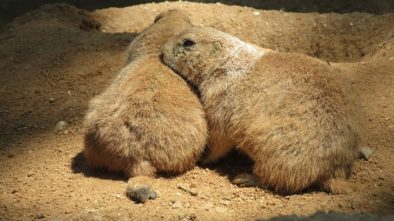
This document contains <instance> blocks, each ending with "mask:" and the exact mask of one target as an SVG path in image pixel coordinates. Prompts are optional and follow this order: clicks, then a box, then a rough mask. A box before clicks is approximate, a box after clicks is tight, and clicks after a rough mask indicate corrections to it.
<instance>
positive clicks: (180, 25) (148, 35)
mask: <svg viewBox="0 0 394 221" xmlns="http://www.w3.org/2000/svg"><path fill="white" fill-rule="evenodd" d="M190 27H191V23H190V19H189V17H188V16H187V14H186V13H185V12H183V11H182V10H178V9H172V10H168V11H165V12H162V13H161V14H159V15H158V16H156V18H155V20H154V23H153V24H152V25H151V26H150V27H148V28H146V29H145V30H144V31H142V32H141V33H140V34H139V35H138V36H137V37H136V38H135V39H134V40H133V41H132V42H131V44H130V46H129V48H128V55H129V57H128V61H129V62H130V61H132V60H134V59H135V58H136V57H139V56H141V55H150V54H153V55H159V54H160V48H161V47H162V45H163V44H164V43H165V42H167V41H168V39H170V38H171V37H174V36H175V35H177V34H179V33H180V32H182V31H184V30H185V29H187V28H190Z"/></svg>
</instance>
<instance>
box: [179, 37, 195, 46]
mask: <svg viewBox="0 0 394 221" xmlns="http://www.w3.org/2000/svg"><path fill="white" fill-rule="evenodd" d="M195 44H196V42H194V41H193V40H190V39H185V40H184V41H183V43H182V46H183V47H186V48H190V47H193V46H194V45H195Z"/></svg>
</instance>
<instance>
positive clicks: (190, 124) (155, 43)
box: [84, 10, 208, 202]
mask: <svg viewBox="0 0 394 221" xmlns="http://www.w3.org/2000/svg"><path fill="white" fill-rule="evenodd" d="M190 26H191V24H190V22H189V19H188V17H187V16H186V15H185V14H184V13H182V12H180V11H178V10H171V11H168V12H165V13H163V14H161V15H159V16H158V17H157V18H156V20H155V23H154V24H153V25H152V26H151V27H149V28H147V29H146V30H145V31H143V32H142V33H141V34H140V35H139V36H138V37H136V38H135V39H134V41H133V42H132V43H131V45H130V47H129V51H128V52H129V63H128V64H127V66H126V67H124V68H123V69H122V70H121V72H120V73H119V74H118V76H117V77H116V78H115V80H114V81H113V82H112V83H111V85H110V86H109V87H108V88H107V89H106V90H105V91H104V92H102V93H101V94H100V95H98V96H97V97H95V98H94V99H92V101H91V102H90V104H89V109H88V111H87V114H86V117H85V122H84V126H85V131H86V132H85V133H86V134H85V139H84V141H85V150H84V152H85V156H86V159H87V161H88V163H89V164H90V165H91V166H93V167H96V168H106V169H109V170H111V171H122V172H123V173H124V175H125V176H126V177H128V178H132V177H137V176H146V177H155V176H156V175H157V173H170V174H179V173H183V172H185V171H187V170H190V169H191V168H193V167H194V166H195V164H196V161H197V160H198V159H199V157H200V154H201V153H202V152H203V149H204V147H205V143H206V139H207V133H208V132H207V123H206V119H205V113H204V110H203V108H202V105H201V102H200V101H199V99H198V97H197V95H195V94H194V93H193V91H192V90H191V88H190V87H189V86H188V84H187V83H186V82H185V81H184V80H183V79H182V78H181V77H180V76H179V75H177V74H176V73H174V72H173V71H172V70H171V69H170V68H168V67H167V66H165V65H164V64H163V63H162V62H161V60H160V57H159V56H160V47H161V46H162V44H164V42H166V41H167V40H168V39H169V38H170V37H171V36H173V35H175V34H177V33H179V32H181V31H182V30H184V29H186V28H187V27H190ZM139 180H141V179H139ZM143 180H146V179H143ZM130 182H131V179H130V180H129V183H130ZM134 184H135V183H133V184H132V185H133V186H135V185H134ZM133 188H134V187H133ZM138 189H139V190H141V191H142V193H138V192H134V193H129V194H131V195H133V194H136V195H138V196H140V195H141V194H142V195H144V196H142V198H141V197H140V198H139V199H136V201H141V202H144V201H145V200H147V199H148V198H147V197H149V196H151V193H149V191H146V190H147V188H145V187H144V188H134V190H136V191H137V190H138ZM128 192H130V191H128ZM153 195H155V194H153ZM144 197H145V198H144ZM137 198H138V197H137Z"/></svg>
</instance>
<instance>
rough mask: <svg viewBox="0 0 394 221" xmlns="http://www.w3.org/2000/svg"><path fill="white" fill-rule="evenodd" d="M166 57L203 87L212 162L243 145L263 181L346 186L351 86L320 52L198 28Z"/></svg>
mask: <svg viewBox="0 0 394 221" xmlns="http://www.w3.org/2000/svg"><path fill="white" fill-rule="evenodd" d="M162 52H163V60H164V63H166V64H167V65H169V66H170V67H172V68H173V69H174V70H175V71H176V72H178V73H179V74H181V75H182V76H184V77H185V78H186V79H188V80H189V81H190V82H191V83H192V84H194V85H195V86H197V87H198V89H199V91H200V93H201V100H202V103H203V106H204V108H205V112H206V116H207V120H208V128H209V131H210V139H209V142H208V151H209V153H208V156H207V158H206V159H205V161H206V162H213V161H216V160H217V159H218V158H220V157H221V156H223V155H225V154H226V153H227V152H229V151H230V150H231V149H232V148H233V147H238V148H239V149H240V150H242V151H244V152H246V153H247V154H248V155H249V156H250V157H251V158H252V159H253V160H254V161H255V165H254V169H253V172H254V175H255V177H256V179H257V181H258V182H259V184H260V185H262V186H268V187H271V188H273V189H275V190H276V191H278V192H281V193H297V192H299V191H301V190H303V189H305V188H307V187H310V186H312V185H318V186H320V187H323V188H324V189H325V190H327V191H331V192H334V193H336V192H342V191H346V185H343V184H344V183H345V182H344V181H341V179H336V178H343V177H346V176H348V175H349V173H350V170H351V166H352V163H353V161H354V160H355V159H356V157H357V154H358V135H357V133H356V131H355V129H353V127H352V126H351V125H352V121H351V120H350V118H349V116H348V113H347V112H346V110H347V106H346V105H347V104H346V101H345V95H344V93H343V92H342V91H341V90H340V88H338V86H337V85H336V82H335V80H334V79H333V77H332V72H331V70H330V67H329V66H328V65H327V64H326V63H325V62H322V61H320V60H318V59H315V58H312V57H308V56H305V55H301V54H294V53H279V52H274V51H270V50H265V49H262V48H259V47H256V46H253V45H250V44H247V43H245V42H242V41H241V40H239V39H237V38H235V37H232V36H230V35H228V34H225V33H223V32H220V31H217V30H215V29H212V28H191V29H188V30H186V31H184V32H183V33H181V34H180V35H178V36H177V37H175V38H173V39H171V40H170V41H169V42H168V43H166V44H165V46H164V47H163V49H162Z"/></svg>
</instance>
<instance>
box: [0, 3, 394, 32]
mask: <svg viewBox="0 0 394 221" xmlns="http://www.w3.org/2000/svg"><path fill="white" fill-rule="evenodd" d="M192 1H193V0H192ZM58 2H65V3H68V4H72V5H75V6H77V7H79V8H83V9H87V10H94V9H98V8H106V7H125V6H130V5H136V4H142V3H150V2H152V0H0V26H2V25H4V24H6V23H7V22H9V21H11V20H12V19H13V18H15V17H17V16H19V15H22V14H24V13H26V12H27V11H31V10H33V9H36V8H38V7H40V6H41V5H43V4H49V3H58ZM156 2H160V1H156ZM193 2H210V3H215V2H222V3H224V4H236V5H246V6H250V7H254V8H260V9H273V10H284V11H292V12H320V13H326V12H336V13H347V12H356V11H358V12H368V13H374V14H384V13H390V12H394V0H246V1H245V0H244V1H242V0H221V1H220V0H204V1H193Z"/></svg>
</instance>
